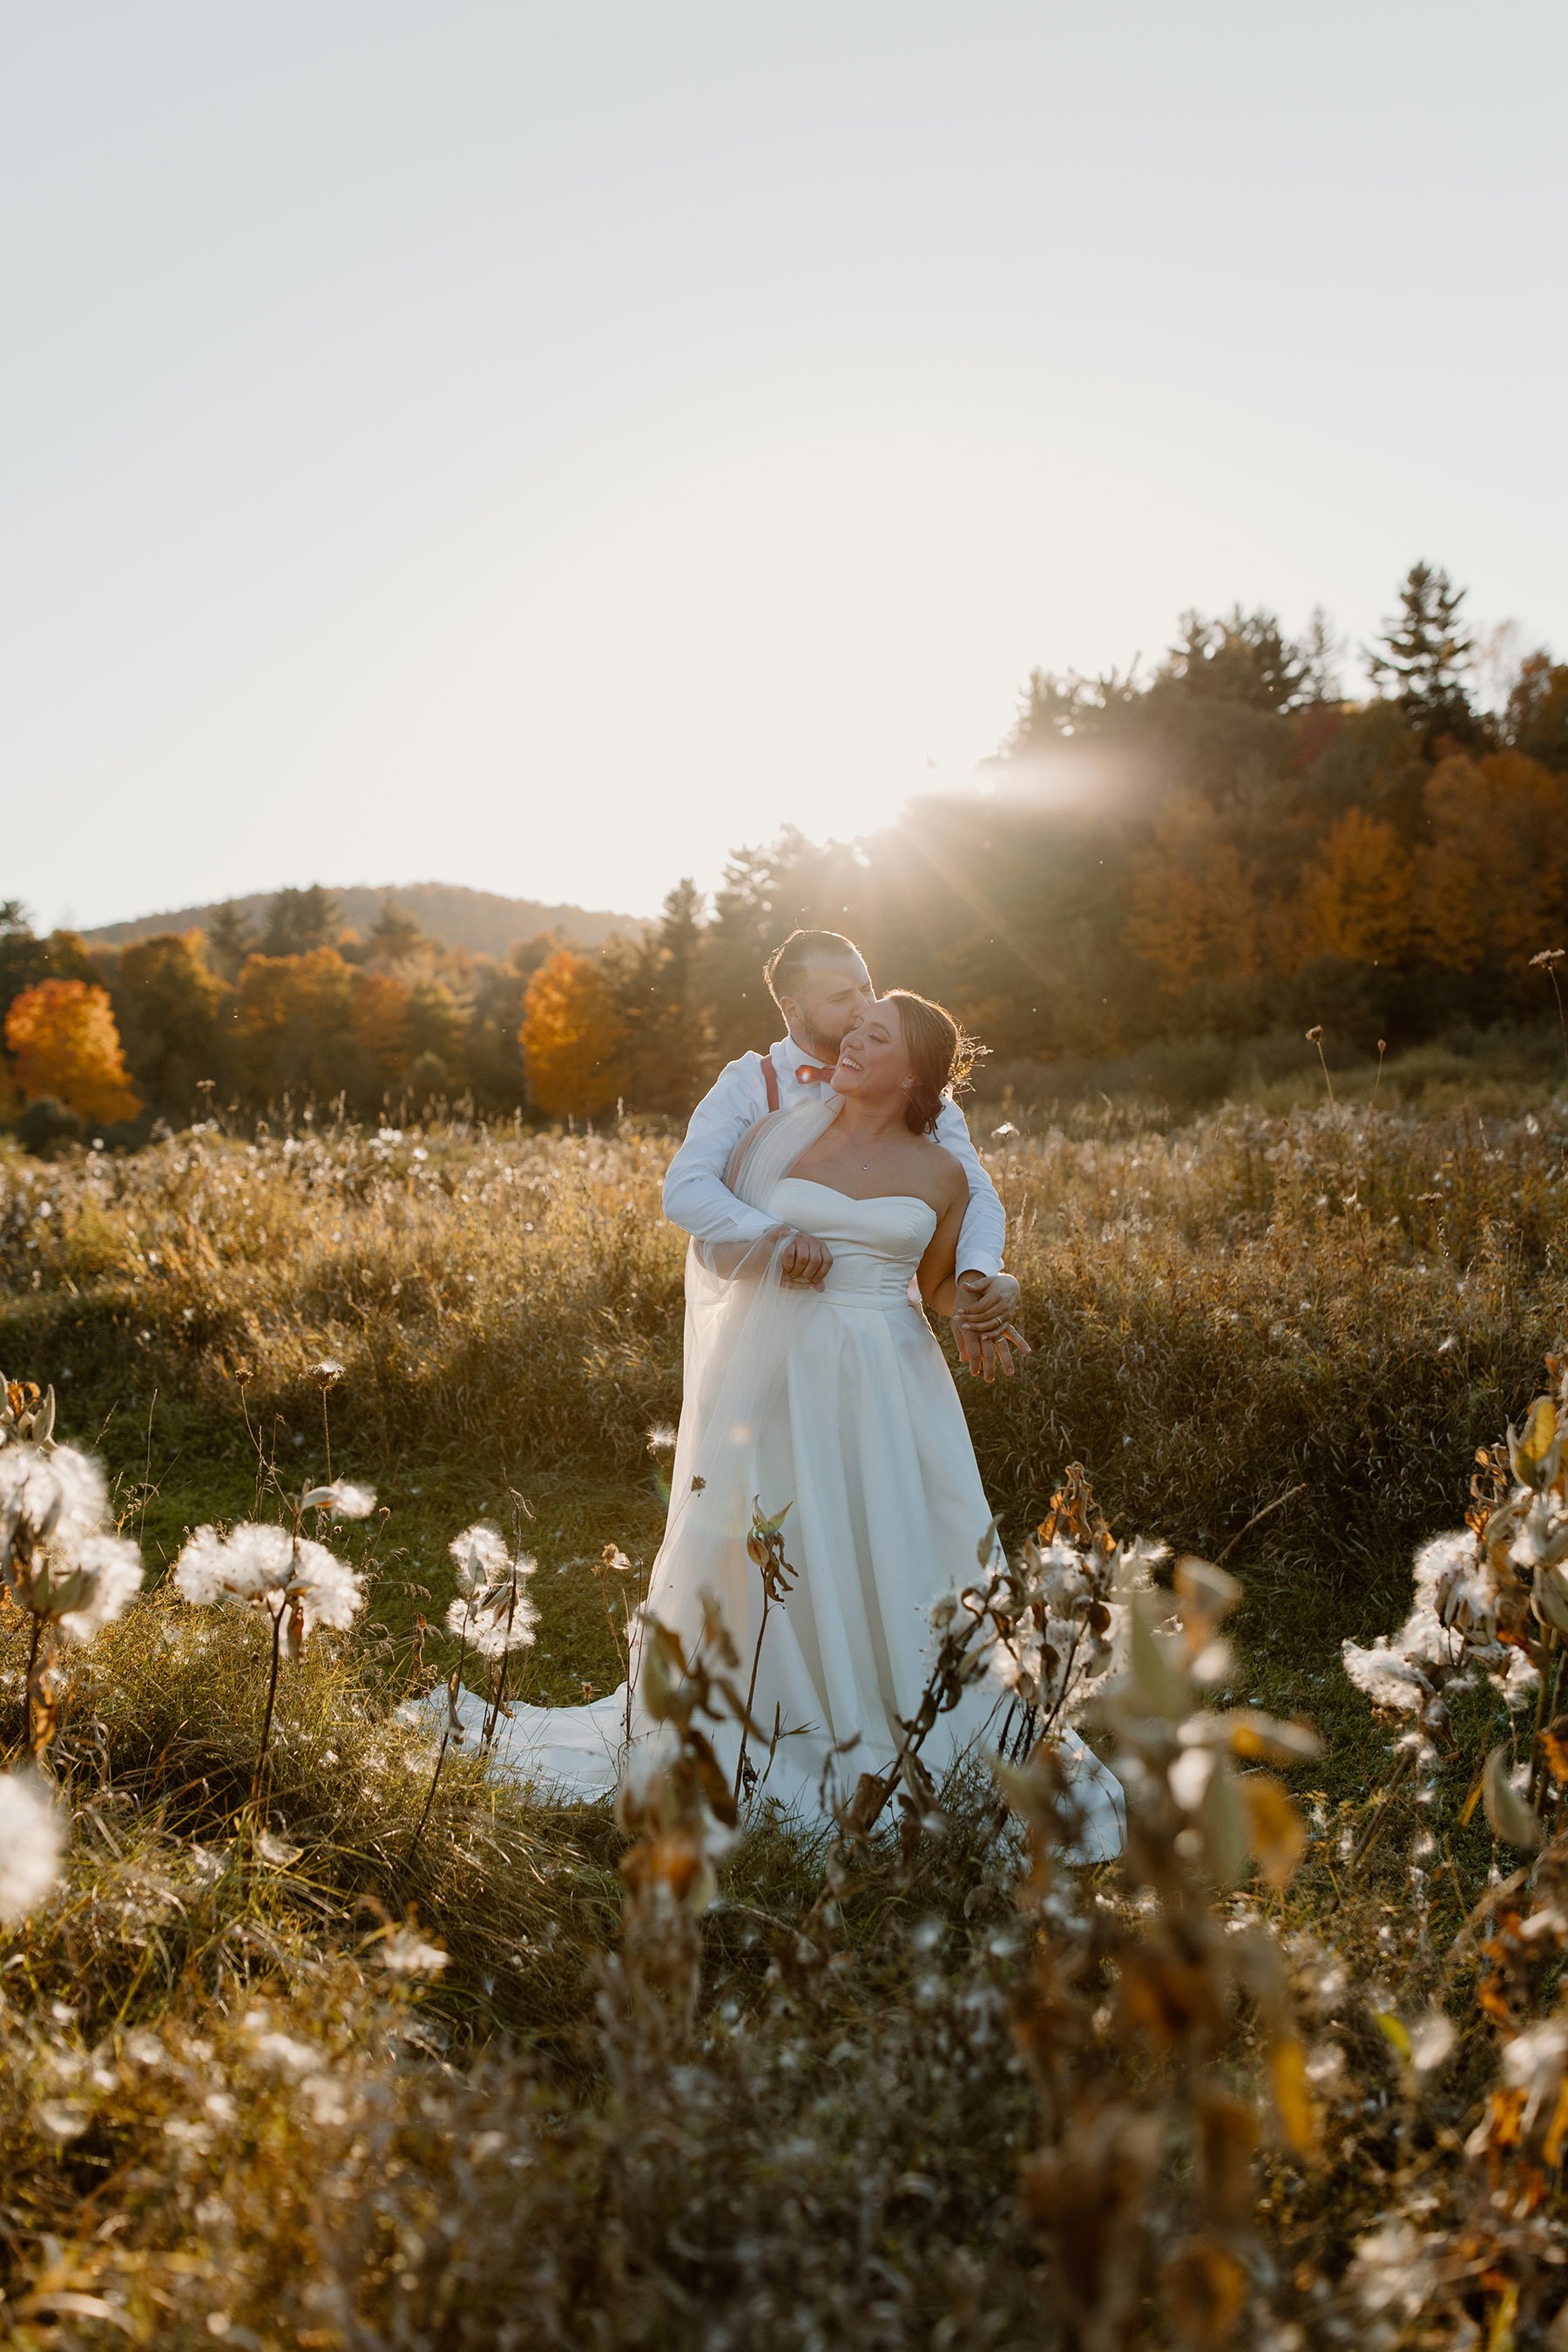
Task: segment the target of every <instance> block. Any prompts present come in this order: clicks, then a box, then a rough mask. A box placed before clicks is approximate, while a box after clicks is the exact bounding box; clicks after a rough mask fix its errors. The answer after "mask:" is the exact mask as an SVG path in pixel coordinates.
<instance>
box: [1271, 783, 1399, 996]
mask: <svg viewBox="0 0 1568 2352" xmlns="http://www.w3.org/2000/svg"><path fill="white" fill-rule="evenodd" d="M1410 890H1411V866H1410V856H1409V853H1408V851H1407V850H1406V849H1405V845H1404V844H1403V843H1402V842H1401V840H1400V838H1399V835H1397V833H1395V831H1394V827H1393V826H1392V825H1391V824H1385V823H1384V820H1383V819H1382V818H1381V817H1375V816H1368V815H1367V814H1366V812H1365V810H1364V809H1358V808H1352V809H1347V810H1346V811H1345V813H1344V814H1343V816H1342V817H1339V818H1337V819H1336V820H1335V822H1334V823H1333V824H1331V826H1330V827H1329V829H1328V832H1327V833H1326V834H1325V835H1324V836H1323V838H1322V841H1321V843H1320V845H1319V847H1318V851H1317V855H1316V856H1314V857H1313V858H1312V860H1311V862H1310V865H1309V866H1308V867H1307V869H1306V871H1305V872H1304V874H1303V875H1302V877H1301V884H1300V893H1299V896H1298V899H1297V906H1296V914H1297V919H1298V923H1299V927H1300V929H1299V937H1298V954H1299V956H1300V960H1301V961H1303V962H1304V961H1307V960H1308V959H1309V958H1310V957H1313V956H1338V957H1341V958H1342V960H1343V961H1346V962H1350V963H1369V964H1392V963H1396V962H1397V961H1399V958H1400V957H1401V955H1402V954H1403V953H1404V951H1405V948H1406V946H1407V945H1408V944H1409V940H1410Z"/></svg>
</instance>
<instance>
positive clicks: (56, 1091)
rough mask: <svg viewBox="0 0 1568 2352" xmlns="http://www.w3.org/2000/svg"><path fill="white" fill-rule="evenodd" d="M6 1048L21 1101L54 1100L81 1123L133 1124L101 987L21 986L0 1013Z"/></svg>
mask: <svg viewBox="0 0 1568 2352" xmlns="http://www.w3.org/2000/svg"><path fill="white" fill-rule="evenodd" d="M5 1045H6V1048H7V1051H8V1052H9V1054H10V1055H11V1066H12V1071H13V1074H14V1076H15V1078H16V1085H17V1087H19V1088H20V1089H21V1094H22V1098H23V1100H24V1101H25V1102H41V1101H43V1100H44V1099H45V1097H53V1098H54V1100H55V1101H57V1102H62V1103H65V1104H66V1105H67V1106H68V1108H70V1109H71V1110H74V1111H75V1112H77V1113H78V1115H79V1117H80V1118H87V1119H104V1120H108V1119H118V1118H135V1116H136V1114H137V1112H138V1111H139V1110H140V1109H141V1108H142V1105H141V1102H140V1101H139V1099H138V1098H137V1097H136V1095H135V1094H134V1093H133V1092H132V1087H131V1076H130V1072H129V1071H128V1070H127V1069H126V1067H125V1056H124V1055H123V1053H122V1052H121V1045H120V1032H119V1030H118V1029H117V1028H116V1026H115V1023H114V1013H113V1011H112V1009H111V1007H110V1002H109V991H108V990H107V989H106V988H95V987H93V986H92V985H90V983H89V982H87V981H85V980H43V981H40V982H38V984H37V987H36V988H25V989H24V990H23V991H22V992H21V994H20V995H19V996H16V997H14V998H13V999H12V1001H11V1004H10V1007H9V1009H8V1011H7V1013H6V1014H5Z"/></svg>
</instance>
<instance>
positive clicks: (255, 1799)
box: [250, 1594, 283, 1810]
mask: <svg viewBox="0 0 1568 2352" xmlns="http://www.w3.org/2000/svg"><path fill="white" fill-rule="evenodd" d="M282 1654H283V1606H282V1595H281V1594H279V1607H278V1608H277V1609H276V1610H275V1611H274V1612H273V1616H272V1671H271V1673H270V1674H269V1675H268V1677H267V1712H266V1714H265V1715H264V1716H263V1717H262V1718H261V1742H260V1745H259V1746H258V1748H257V1751H256V1773H255V1777H254V1779H253V1780H252V1781H251V1784H250V1801H251V1803H252V1805H254V1806H255V1807H257V1808H258V1810H259V1808H260V1804H261V1776H262V1773H263V1772H264V1770H265V1769H266V1765H267V1743H268V1740H269V1739H270V1738H271V1737H272V1710H273V1707H274V1706H276V1705H277V1701H278V1666H279V1660H280V1659H281V1657H282Z"/></svg>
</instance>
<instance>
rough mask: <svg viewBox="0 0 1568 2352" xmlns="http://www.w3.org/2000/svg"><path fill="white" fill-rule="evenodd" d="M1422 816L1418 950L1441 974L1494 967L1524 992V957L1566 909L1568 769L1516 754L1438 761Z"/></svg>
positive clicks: (1551, 933) (1548, 938)
mask: <svg viewBox="0 0 1568 2352" xmlns="http://www.w3.org/2000/svg"><path fill="white" fill-rule="evenodd" d="M1426 819H1427V828H1428V844H1427V846H1426V850H1425V851H1424V853H1423V855H1422V857H1421V861H1420V869H1419V885H1418V891H1417V902H1416V904H1417V928H1418V931H1419V936H1420V940H1421V945H1422V947H1423V948H1424V950H1426V954H1427V955H1428V956H1429V957H1430V959H1431V961H1433V962H1434V963H1435V964H1437V965H1439V966H1440V967H1441V968H1442V969H1443V970H1444V971H1464V972H1468V971H1479V969H1480V968H1481V967H1482V966H1483V965H1495V966H1496V967H1497V968H1498V969H1499V971H1500V972H1501V973H1502V974H1504V975H1507V976H1508V978H1509V979H1510V981H1511V982H1512V985H1511V987H1510V991H1509V992H1510V994H1512V995H1514V996H1516V997H1524V996H1525V995H1527V994H1528V992H1529V988H1530V983H1529V981H1528V979H1527V978H1526V976H1525V975H1526V973H1527V971H1528V966H1529V961H1530V958H1531V955H1532V954H1533V953H1534V952H1535V950H1537V949H1538V948H1539V947H1540V946H1541V945H1542V942H1543V941H1544V942H1546V943H1548V944H1550V943H1551V942H1552V940H1555V938H1556V936H1557V933H1558V931H1559V929H1561V928H1562V924H1563V918H1564V915H1565V914H1568V776H1562V775H1556V774H1553V773H1552V771H1551V770H1550V769H1548V768H1543V767H1542V766H1541V765H1540V764H1539V762H1538V761H1534V760H1528V759H1526V758H1525V757H1524V756H1523V755H1522V753H1521V752H1518V751H1492V752H1489V753H1488V754H1487V755H1486V757H1485V758H1483V759H1479V760H1470V759H1466V758H1464V757H1462V756H1461V757H1458V758H1454V759H1449V760H1445V761H1442V763H1441V764H1440V765H1439V766H1438V767H1437V768H1436V769H1434V771H1433V772H1432V775H1431V777H1430V779H1429V780H1428V782H1427V785H1426Z"/></svg>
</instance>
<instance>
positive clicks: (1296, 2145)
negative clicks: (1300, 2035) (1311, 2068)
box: [1268, 2033, 1318, 2157]
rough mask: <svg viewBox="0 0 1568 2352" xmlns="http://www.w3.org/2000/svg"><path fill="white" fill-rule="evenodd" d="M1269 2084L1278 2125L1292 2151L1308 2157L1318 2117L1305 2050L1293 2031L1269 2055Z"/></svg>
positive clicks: (1315, 2135) (1313, 2142) (1277, 2043)
mask: <svg viewBox="0 0 1568 2352" xmlns="http://www.w3.org/2000/svg"><path fill="white" fill-rule="evenodd" d="M1268 2080H1269V2086H1270V2088H1271V2089H1272V2091H1273V2093H1274V2109H1275V2113H1276V2114H1277V2115H1278V2116H1279V2128H1280V2130H1281V2131H1282V2132H1283V2133H1284V2135H1285V2140H1286V2145H1287V2146H1288V2147H1289V2149H1290V2151H1291V2153H1292V2154H1293V2155H1295V2156H1300V2157H1310V2155H1311V2154H1312V2153H1313V2151H1314V2150H1315V2148H1316V2147H1317V2144H1318V2117H1317V2111H1316V2109H1315V2108H1314V2107H1313V2105H1312V2101H1311V2097H1310V2094H1309V2092H1308V2089H1307V2053H1306V2052H1305V2050H1304V2049H1303V2048H1302V2047H1301V2044H1300V2042H1298V2041H1297V2039H1296V2037H1295V2035H1294V2034H1293V2033H1287V2034H1284V2035H1282V2036H1281V2038H1280V2039H1279V2041H1278V2042H1276V2043H1275V2044H1274V2047H1273V2049H1272V2050H1271V2051H1270V2053H1269V2054H1268Z"/></svg>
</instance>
